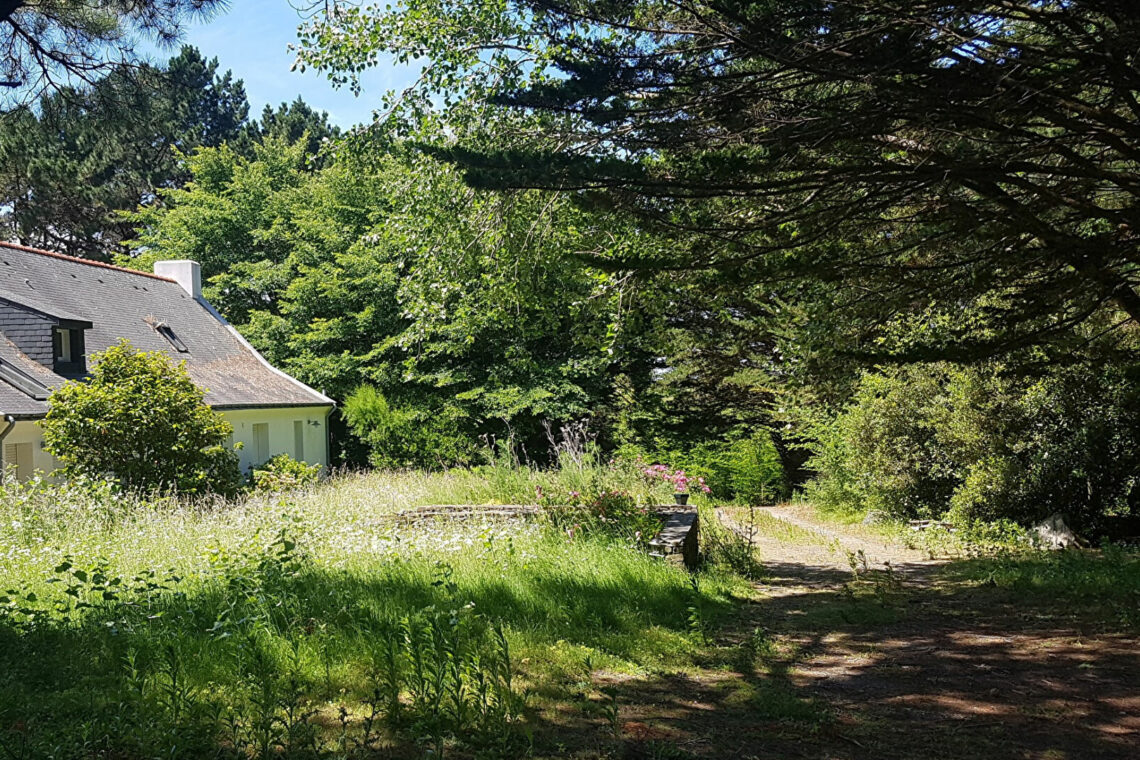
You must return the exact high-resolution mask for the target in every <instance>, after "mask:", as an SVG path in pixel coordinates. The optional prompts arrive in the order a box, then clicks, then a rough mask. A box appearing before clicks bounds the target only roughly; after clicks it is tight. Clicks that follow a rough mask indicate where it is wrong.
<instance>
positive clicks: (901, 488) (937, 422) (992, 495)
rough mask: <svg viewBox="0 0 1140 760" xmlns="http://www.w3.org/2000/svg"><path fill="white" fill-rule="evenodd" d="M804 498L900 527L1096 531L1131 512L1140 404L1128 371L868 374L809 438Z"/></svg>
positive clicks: (1138, 467) (986, 369) (988, 369)
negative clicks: (1063, 525) (881, 516)
mask: <svg viewBox="0 0 1140 760" xmlns="http://www.w3.org/2000/svg"><path fill="white" fill-rule="evenodd" d="M816 432H817V436H818V443H817V446H816V450H815V456H814V458H813V460H812V461H811V463H810V466H811V467H813V468H814V469H815V470H816V471H817V472H818V473H819V476H818V478H817V480H816V481H815V483H813V484H812V486H811V488H810V490H809V496H811V497H812V498H813V499H814V500H816V501H817V502H818V503H820V504H821V506H824V507H828V508H832V509H841V510H851V509H874V510H881V511H883V512H886V513H888V514H890V515H892V516H894V517H897V518H919V517H921V518H927V517H934V518H949V519H951V520H953V521H955V522H957V523H960V524H966V523H970V522H974V521H979V520H981V521H995V520H1001V519H1009V520H1015V521H1018V522H1020V523H1023V524H1025V523H1029V522H1032V521H1034V520H1038V519H1041V518H1043V517H1046V516H1048V515H1049V514H1051V513H1053V512H1063V513H1065V514H1066V515H1067V516H1069V518H1070V519H1071V520H1072V521H1073V522H1074V523H1075V524H1076V525H1077V526H1078V527H1081V528H1083V529H1084V530H1092V531H1095V530H1096V528H1097V526H1098V525H1099V523H1100V522H1101V521H1102V520H1103V519H1105V518H1106V517H1107V516H1110V515H1120V514H1129V513H1130V512H1133V511H1135V509H1136V507H1137V499H1138V497H1140V492H1138V490H1137V489H1136V484H1137V482H1140V393H1138V391H1137V386H1136V382H1135V380H1134V379H1133V378H1132V377H1131V372H1130V371H1129V370H1128V369H1120V368H1106V369H1090V368H1088V367H1067V368H1056V369H1054V370H1052V371H1051V372H1050V373H1049V374H1048V375H1047V376H1045V377H1043V378H1022V377H1013V376H1009V375H1007V374H1006V373H1004V372H1003V368H1002V367H1001V366H1000V365H997V364H991V365H987V366H980V367H950V366H946V365H926V366H918V367H911V368H907V369H900V370H894V371H890V372H879V373H873V374H868V375H866V376H865V377H864V378H863V379H862V381H861V382H860V385H859V388H858V390H857V392H856V394H855V396H854V398H853V399H852V401H851V403H850V404H849V405H848V406H847V408H846V409H845V410H844V411H843V412H842V413H841V414H840V415H838V417H837V418H836V419H835V420H833V421H832V422H831V423H830V424H829V425H828V426H826V427H824V428H822V429H820V430H817V431H816Z"/></svg>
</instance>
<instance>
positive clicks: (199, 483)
mask: <svg viewBox="0 0 1140 760" xmlns="http://www.w3.org/2000/svg"><path fill="white" fill-rule="evenodd" d="M92 362H93V364H94V367H95V368H94V370H92V372H91V376H90V378H89V379H88V380H87V381H85V382H77V381H69V382H67V383H64V384H63V385H62V386H60V387H59V388H57V389H56V390H55V391H53V392H52V394H51V397H50V399H49V404H50V409H49V411H48V413H47V416H46V417H45V419H44V420H43V422H42V423H41V427H42V428H43V433H44V448H45V449H46V450H47V451H48V452H49V453H51V454H52V455H53V456H55V457H56V459H58V460H59V461H60V462H61V463H62V464H63V466H64V469H65V471H66V472H67V474H68V475H69V476H79V475H84V476H88V477H91V478H95V479H98V478H102V477H104V476H105V475H107V474H113V475H114V477H115V478H116V479H117V480H118V481H119V482H120V483H121V484H122V485H123V486H124V487H126V488H128V489H131V490H154V489H161V490H165V489H176V490H178V491H180V492H183V493H204V492H218V493H227V494H228V493H232V492H235V491H236V490H237V489H238V488H239V487H240V483H241V475H240V472H239V470H238V459H237V455H236V453H235V452H234V451H233V450H232V449H229V448H227V447H226V445H225V444H226V441H227V439H228V438H229V436H230V434H231V433H232V432H233V428H232V427H231V426H230V424H229V423H228V422H226V421H225V420H224V419H223V418H222V416H221V415H220V414H218V413H217V412H215V411H214V410H212V409H210V407H208V406H206V405H205V403H203V399H204V398H205V391H204V390H202V389H201V388H198V387H197V386H196V385H194V383H193V381H192V380H191V379H190V376H189V375H188V374H187V373H186V370H185V367H184V366H183V365H181V364H178V365H175V364H173V363H172V362H171V361H170V359H169V358H168V357H167V356H166V355H165V354H163V353H160V352H157V351H156V352H145V351H136V350H135V349H134V348H132V347H131V345H130V343H128V342H126V341H123V342H120V343H119V344H118V345H116V346H112V347H111V348H108V349H107V350H106V351H103V352H102V353H99V354H95V355H94V356H93V357H92Z"/></svg>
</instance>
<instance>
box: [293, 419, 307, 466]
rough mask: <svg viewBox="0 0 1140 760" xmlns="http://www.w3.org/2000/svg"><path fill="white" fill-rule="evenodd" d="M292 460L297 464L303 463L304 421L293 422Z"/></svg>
mask: <svg viewBox="0 0 1140 760" xmlns="http://www.w3.org/2000/svg"><path fill="white" fill-rule="evenodd" d="M293 458H294V459H296V460H297V461H298V462H304V461H305V421H304V420H294V421H293Z"/></svg>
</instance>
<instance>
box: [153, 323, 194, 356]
mask: <svg viewBox="0 0 1140 760" xmlns="http://www.w3.org/2000/svg"><path fill="white" fill-rule="evenodd" d="M154 329H155V330H156V331H157V332H158V334H159V335H161V336H162V337H164V338H166V342H167V343H169V344H170V345H172V346H174V348H175V350H176V351H178V352H179V353H182V354H187V353H190V349H188V348H186V344H185V343H183V342H182V339H181V338H179V337H178V334H177V333H175V332H174V328H172V327H171V326H170V325H168V324H166V323H165V322H159V323H158V324H157V325H155V327H154Z"/></svg>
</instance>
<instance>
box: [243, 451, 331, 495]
mask: <svg viewBox="0 0 1140 760" xmlns="http://www.w3.org/2000/svg"><path fill="white" fill-rule="evenodd" d="M320 473H321V466H320V465H317V464H307V463H306V462H298V461H297V460H296V459H294V458H293V457H291V456H289V455H288V454H278V455H277V456H275V457H272V458H271V459H270V460H269V461H268V462H266V463H265V464H263V465H262V466H261V467H258V468H256V469H254V471H253V486H254V488H255V489H256V490H258V491H268V492H282V491H292V490H294V489H297V488H304V487H305V486H310V485H312V484H314V483H316V482H317V480H318V478H319V477H320Z"/></svg>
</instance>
